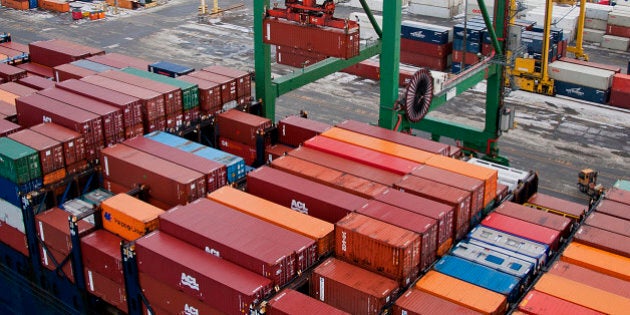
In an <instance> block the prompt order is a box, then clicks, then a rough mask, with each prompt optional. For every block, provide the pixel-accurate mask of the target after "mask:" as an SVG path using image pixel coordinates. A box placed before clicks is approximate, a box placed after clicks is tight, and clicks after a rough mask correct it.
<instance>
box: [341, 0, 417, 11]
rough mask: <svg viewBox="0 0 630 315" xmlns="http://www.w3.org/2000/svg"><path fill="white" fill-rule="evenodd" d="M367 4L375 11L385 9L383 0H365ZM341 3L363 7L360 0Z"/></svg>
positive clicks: (342, 3)
mask: <svg viewBox="0 0 630 315" xmlns="http://www.w3.org/2000/svg"><path fill="white" fill-rule="evenodd" d="M365 2H366V4H367V5H368V7H370V9H371V10H375V11H381V12H382V11H383V2H384V1H383V0H365ZM339 4H340V5H345V6H349V7H353V8H363V7H362V6H361V2H359V0H350V1H348V2H340V3H339ZM402 5H403V6H404V5H405V1H403V4H402Z"/></svg>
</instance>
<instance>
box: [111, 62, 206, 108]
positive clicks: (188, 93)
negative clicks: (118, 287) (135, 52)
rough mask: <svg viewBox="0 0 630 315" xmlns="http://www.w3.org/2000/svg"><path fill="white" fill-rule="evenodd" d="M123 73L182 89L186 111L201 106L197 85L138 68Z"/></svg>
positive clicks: (127, 69) (183, 106)
mask: <svg viewBox="0 0 630 315" xmlns="http://www.w3.org/2000/svg"><path fill="white" fill-rule="evenodd" d="M122 71H123V72H126V73H130V74H133V75H136V76H139V77H143V78H147V79H151V80H154V81H158V82H162V83H165V84H168V85H171V86H174V87H177V88H180V89H181V91H182V109H183V110H184V111H186V110H191V109H193V108H195V107H198V106H199V89H198V88H197V85H196V84H192V83H189V82H185V81H182V80H177V79H173V78H169V77H166V76H163V75H159V74H155V73H151V72H148V71H142V70H138V69H136V68H124V69H122Z"/></svg>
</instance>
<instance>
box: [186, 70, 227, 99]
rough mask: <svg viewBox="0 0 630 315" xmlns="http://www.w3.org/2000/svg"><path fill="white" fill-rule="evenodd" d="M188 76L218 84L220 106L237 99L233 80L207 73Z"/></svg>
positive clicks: (194, 72) (202, 72) (197, 72)
mask: <svg viewBox="0 0 630 315" xmlns="http://www.w3.org/2000/svg"><path fill="white" fill-rule="evenodd" d="M188 76H191V77H195V78H199V79H202V80H206V81H210V82H215V83H218V84H219V85H220V86H221V104H225V103H227V102H230V101H234V100H236V99H237V94H236V80H235V79H234V78H230V77H227V76H224V75H220V74H216V73H212V72H207V71H193V72H191V73H189V74H188Z"/></svg>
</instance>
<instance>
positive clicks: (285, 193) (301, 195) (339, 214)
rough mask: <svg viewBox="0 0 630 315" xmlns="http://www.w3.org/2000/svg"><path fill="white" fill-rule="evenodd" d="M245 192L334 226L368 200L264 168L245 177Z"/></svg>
mask: <svg viewBox="0 0 630 315" xmlns="http://www.w3.org/2000/svg"><path fill="white" fill-rule="evenodd" d="M247 192H249V193H251V194H254V195H256V196H258V197H262V198H265V199H267V200H269V201H272V202H275V203H277V204H280V205H283V206H285V207H289V208H291V209H293V210H295V211H298V212H301V213H305V214H308V215H311V216H314V217H316V218H318V219H321V220H324V221H327V222H330V223H337V221H339V220H341V219H342V218H343V217H345V216H346V215H347V214H348V213H350V212H354V211H355V210H356V209H358V208H360V207H362V206H363V205H365V204H366V202H367V200H366V199H364V198H361V197H358V196H354V195H352V194H349V193H347V192H344V191H341V190H337V189H334V188H330V187H328V186H325V185H322V184H319V183H316V182H313V181H310V180H307V179H303V178H301V177H297V176H295V175H291V174H288V173H285V172H282V171H279V170H276V169H272V168H270V167H267V166H263V167H260V168H258V169H256V170H255V171H252V172H249V173H248V174H247Z"/></svg>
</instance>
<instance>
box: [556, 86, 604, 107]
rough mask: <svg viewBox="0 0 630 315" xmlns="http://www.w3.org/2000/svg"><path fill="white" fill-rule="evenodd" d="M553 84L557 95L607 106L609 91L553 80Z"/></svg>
mask: <svg viewBox="0 0 630 315" xmlns="http://www.w3.org/2000/svg"><path fill="white" fill-rule="evenodd" d="M553 84H554V89H555V90H556V94H558V95H564V96H568V97H572V98H575V99H579V100H583V101H588V102H593V103H599V104H607V103H608V100H609V98H610V89H608V90H598V89H595V88H592V87H588V86H582V85H579V84H575V83H569V82H563V81H558V80H555V81H554V83H553Z"/></svg>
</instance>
